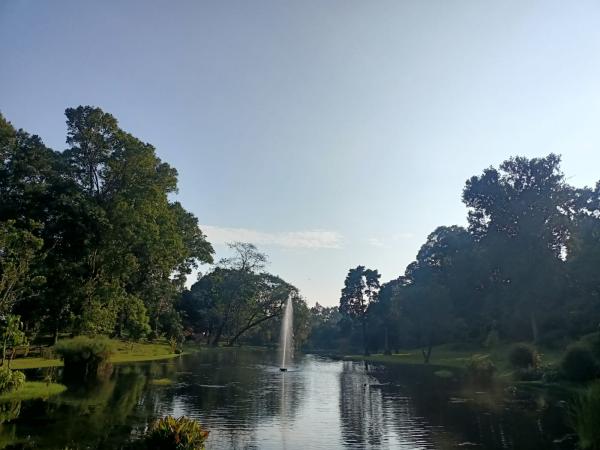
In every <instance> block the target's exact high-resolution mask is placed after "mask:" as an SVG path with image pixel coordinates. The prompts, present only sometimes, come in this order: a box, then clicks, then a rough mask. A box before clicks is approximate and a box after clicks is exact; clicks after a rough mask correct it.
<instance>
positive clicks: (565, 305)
mask: <svg viewBox="0 0 600 450" xmlns="http://www.w3.org/2000/svg"><path fill="white" fill-rule="evenodd" d="M462 200H463V202H464V204H465V205H466V206H467V208H468V216H467V220H468V226H467V227H466V228H464V227H460V226H441V227H438V228H437V229H436V230H434V231H433V232H432V233H431V234H430V235H429V236H428V238H427V241H426V242H425V243H424V244H423V246H422V247H421V249H420V250H419V252H418V254H417V258H416V260H415V261H414V262H413V263H411V264H410V265H409V266H408V267H407V268H406V271H405V272H404V274H402V275H400V276H399V277H398V278H397V279H394V280H392V281H389V282H387V283H384V284H381V285H380V276H379V274H378V273H377V271H376V270H369V269H366V268H365V267H362V266H359V267H357V268H354V269H351V270H350V271H349V273H348V276H347V278H346V280H345V285H344V288H343V290H342V295H341V299H340V306H339V308H338V307H333V308H323V307H321V306H319V305H317V306H316V307H314V308H312V310H311V313H312V314H311V321H312V328H313V331H312V335H311V338H310V340H309V342H308V345H309V346H310V347H311V348H315V349H337V350H339V349H344V350H346V351H348V350H350V349H352V348H354V349H356V348H359V347H360V348H362V349H363V350H364V352H365V353H368V352H369V351H377V350H380V349H383V350H384V351H385V352H387V353H389V352H391V351H392V350H397V349H400V348H421V349H422V350H423V356H424V359H425V361H428V360H429V358H430V356H431V351H432V347H433V346H435V345H438V344H443V343H472V344H477V345H482V344H483V345H487V346H493V345H494V344H495V343H496V342H497V341H499V340H500V341H505V342H518V341H530V342H533V343H536V344H539V345H542V346H549V347H558V348H561V347H563V346H565V345H566V344H567V343H569V342H571V341H573V340H576V339H578V338H580V337H581V336H583V335H586V334H589V333H593V332H596V331H598V325H599V323H600V183H599V184H597V185H596V187H595V188H587V187H586V188H575V187H573V186H570V185H569V184H568V183H567V182H566V180H565V177H564V175H563V173H562V172H561V169H560V158H559V157H558V156H556V155H553V154H551V155H549V156H547V157H545V158H534V159H527V158H522V157H516V158H511V159H509V160H507V161H505V162H504V163H502V164H501V165H500V167H499V168H498V169H496V168H488V169H486V170H484V171H483V173H482V174H481V175H479V176H474V177H472V178H470V179H469V180H468V181H467V182H466V185H465V188H464V190H463V193H462Z"/></svg>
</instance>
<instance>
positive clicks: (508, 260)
mask: <svg viewBox="0 0 600 450" xmlns="http://www.w3.org/2000/svg"><path fill="white" fill-rule="evenodd" d="M463 201H464V203H465V204H466V205H467V207H468V208H469V209H470V210H469V216H468V220H469V231H470V232H471V233H473V235H474V237H475V239H476V240H477V242H478V243H479V245H480V246H482V247H484V248H485V252H486V256H487V259H488V261H491V262H492V263H493V266H492V267H490V270H491V271H490V274H489V276H490V277H491V278H492V279H493V280H494V283H495V291H496V294H495V298H496V301H497V302H504V303H505V305H504V306H503V308H502V310H503V312H504V313H505V314H507V313H508V312H510V311H514V312H516V314H515V315H513V316H512V317H511V318H510V320H512V321H513V324H512V325H513V328H514V327H516V326H518V324H519V323H520V318H521V317H523V316H525V317H528V318H529V327H530V337H531V339H532V340H533V341H537V339H538V329H539V326H538V325H539V324H538V322H539V316H540V315H542V314H543V312H544V311H548V310H552V308H551V307H550V306H551V305H553V304H554V303H556V302H557V301H559V300H560V297H561V295H560V294H561V286H564V284H563V283H562V282H561V281H560V280H561V277H562V273H564V270H563V267H562V266H563V265H564V252H565V249H566V246H567V240H568V236H569V231H568V229H569V219H570V210H571V196H570V190H569V189H568V187H567V186H566V184H565V182H564V176H563V174H562V172H561V171H560V157H558V156H556V155H553V154H551V155H548V156H547V157H545V158H533V159H527V158H523V157H516V158H511V159H509V160H507V161H505V162H503V163H502V164H501V165H500V168H499V170H497V169H494V168H489V169H486V170H485V171H484V172H483V174H482V175H481V176H479V177H472V178H471V179H470V180H468V181H467V184H466V186H465V189H464V191H463ZM505 322H506V320H505ZM513 333H514V334H515V337H519V336H518V333H519V331H518V329H515V331H514V332H513Z"/></svg>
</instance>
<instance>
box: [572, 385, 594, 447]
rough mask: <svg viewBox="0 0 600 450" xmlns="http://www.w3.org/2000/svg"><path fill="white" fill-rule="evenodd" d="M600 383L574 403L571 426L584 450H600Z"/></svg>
mask: <svg viewBox="0 0 600 450" xmlns="http://www.w3.org/2000/svg"><path fill="white" fill-rule="evenodd" d="M599 417H600V382H596V383H594V384H593V385H592V386H590V387H589V388H588V389H587V390H586V391H585V392H584V393H583V394H581V395H580V396H579V398H577V399H576V400H575V401H574V404H573V405H572V407H571V416H570V418H571V426H572V427H573V429H574V430H575V432H576V433H577V436H578V437H579V446H580V447H581V448H582V449H584V450H600V427H599V426H598V418H599Z"/></svg>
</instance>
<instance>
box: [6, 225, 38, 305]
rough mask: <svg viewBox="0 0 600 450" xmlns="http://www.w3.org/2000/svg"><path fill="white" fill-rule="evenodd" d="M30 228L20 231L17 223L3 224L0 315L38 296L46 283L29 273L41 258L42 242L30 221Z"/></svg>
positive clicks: (28, 226)
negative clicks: (25, 300) (31, 267)
mask: <svg viewBox="0 0 600 450" xmlns="http://www.w3.org/2000/svg"><path fill="white" fill-rule="evenodd" d="M0 220H1V219H0ZM27 228H28V229H22V228H19V227H18V226H17V225H16V222H15V221H14V220H7V221H4V222H0V313H7V312H10V311H11V310H12V307H13V306H14V304H15V303H17V301H19V300H20V299H22V298H23V297H24V296H27V295H32V294H33V293H35V288H37V287H39V285H41V284H42V283H43V282H44V278H43V277H42V276H36V275H35V274H34V273H32V271H31V270H30V266H31V265H32V264H33V263H34V261H35V259H36V258H40V257H41V254H40V250H41V248H42V244H43V241H42V239H40V238H39V237H37V236H35V235H34V234H33V233H32V231H35V230H36V229H38V228H39V224H37V223H36V222H33V221H30V222H29V223H28V224H27Z"/></svg>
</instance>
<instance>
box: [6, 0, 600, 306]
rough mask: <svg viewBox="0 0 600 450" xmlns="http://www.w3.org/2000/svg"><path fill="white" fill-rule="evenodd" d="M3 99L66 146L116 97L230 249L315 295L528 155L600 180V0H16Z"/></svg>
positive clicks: (391, 260) (408, 246)
mask: <svg viewBox="0 0 600 450" xmlns="http://www.w3.org/2000/svg"><path fill="white" fill-rule="evenodd" d="M0 51H1V54H2V59H1V61H2V63H1V64H0V110H1V111H2V113H3V114H4V115H5V116H6V117H7V118H8V119H9V120H11V121H12V122H13V124H14V125H15V126H17V127H22V128H25V129H26V130H28V131H30V132H32V133H36V134H39V135H40V136H42V138H43V139H44V141H45V142H46V144H47V145H49V146H51V147H53V148H55V149H63V148H64V147H65V142H64V137H65V124H64V116H63V111H64V109H65V108H66V107H69V106H76V105H79V104H90V105H96V106H100V107H101V108H103V109H104V110H106V111H108V112H111V113H112V114H113V115H115V116H116V117H117V118H118V119H119V122H120V125H121V126H122V127H123V128H124V129H126V130H128V131H130V132H131V133H133V134H134V135H136V136H138V137H140V138H141V139H143V140H145V141H147V142H150V143H152V144H153V145H155V146H156V148H157V151H158V154H159V155H160V157H161V158H163V159H164V160H165V161H167V162H169V163H170V164H172V165H173V166H175V167H176V168H177V169H178V171H179V179H180V182H179V186H180V190H179V194H178V196H177V197H178V199H179V200H180V201H181V202H182V203H183V204H184V206H185V207H186V208H188V209H189V210H191V211H192V212H194V213H195V214H196V215H197V216H198V218H199V220H200V223H201V224H202V225H203V226H202V228H203V230H204V231H205V232H206V234H207V235H208V237H209V239H210V240H211V241H212V242H213V243H214V244H215V248H216V250H217V257H221V256H225V254H226V249H225V246H224V243H225V242H227V241H231V240H246V241H252V242H255V243H256V244H257V245H258V246H259V247H260V248H261V249H263V250H264V251H265V252H267V253H268V254H269V256H270V260H271V264H270V266H269V270H270V271H272V272H273V273H276V274H279V275H280V276H282V277H284V278H285V279H286V280H288V281H290V282H292V283H293V284H295V285H296V286H298V287H299V288H300V289H301V291H302V293H303V294H304V295H305V297H306V298H307V300H308V301H309V303H310V304H313V303H314V302H315V301H318V302H320V303H322V304H326V305H333V304H336V303H337V301H338V298H339V292H340V289H341V287H342V284H343V280H344V277H345V274H346V272H347V270H348V269H349V268H350V267H354V266H356V265H358V264H362V265H366V266H368V267H371V268H376V269H379V271H380V272H381V273H382V280H384V281H385V280H389V279H391V278H395V277H397V276H398V275H399V274H401V273H403V272H404V269H405V267H406V265H407V264H408V263H410V262H411V261H412V260H413V258H414V257H415V255H416V252H417V251H418V249H419V247H420V245H421V244H422V243H423V242H424V240H425V238H426V236H427V235H428V234H429V233H430V232H431V231H432V230H433V229H435V227H436V226H438V225H452V224H464V223H465V222H466V220H465V217H466V209H465V208H464V206H463V205H462V203H461V201H460V195H461V190H462V188H463V186H464V182H465V180H466V179H467V178H468V177H470V176H472V175H476V174H479V173H480V172H481V171H482V170H483V169H484V168H485V167H487V166H490V165H497V164H499V163H500V162H501V161H503V160H504V159H506V158H507V157H509V156H511V155H525V156H541V155H545V154H547V153H550V152H556V153H560V154H562V155H563V169H564V171H565V173H566V175H567V177H568V179H569V181H570V182H571V183H573V184H575V185H580V186H581V185H591V184H593V183H595V182H596V181H597V180H598V179H600V170H599V169H598V168H599V162H600V121H599V119H600V4H599V3H598V2H593V1H590V2H586V1H578V2H564V1H557V2H552V1H544V2H530V1H522V0H519V1H501V2H500V1H498V2H481V1H475V0H473V1H448V0H438V1H421V0H414V1H399V0H394V1H385V0H380V1H376V2H369V1H354V0H343V1H341V0H340V1H337V0H331V1H328V0H322V1H312V0H310V1H304V0H297V1H279V0H278V1H263V0H261V1H249V0H240V1H236V0H231V1H221V0H214V1H192V0H190V1H172V2H167V1H148V0H143V1H142V0H140V1H122V0H119V1H102V2H91V1H79V0H73V1H63V0H54V1H46V2H42V1H33V0H3V1H2V2H0Z"/></svg>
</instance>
